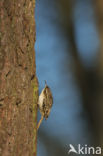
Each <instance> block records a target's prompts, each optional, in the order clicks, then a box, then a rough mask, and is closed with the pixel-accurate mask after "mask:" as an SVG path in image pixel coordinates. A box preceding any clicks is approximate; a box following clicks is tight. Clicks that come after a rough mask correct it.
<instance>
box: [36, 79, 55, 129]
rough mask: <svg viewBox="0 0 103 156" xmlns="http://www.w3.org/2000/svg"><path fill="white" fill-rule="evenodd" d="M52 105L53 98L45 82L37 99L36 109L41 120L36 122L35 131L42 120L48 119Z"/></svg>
mask: <svg viewBox="0 0 103 156" xmlns="http://www.w3.org/2000/svg"><path fill="white" fill-rule="evenodd" d="M52 105H53V96H52V92H51V89H50V87H49V86H48V85H47V82H46V81H45V87H44V89H43V90H42V91H41V94H40V96H39V99H38V107H39V110H40V113H41V119H40V121H39V122H38V125H37V130H38V129H39V127H40V125H41V123H42V121H43V119H44V118H45V120H47V119H48V117H49V115H50V111H51V108H52Z"/></svg>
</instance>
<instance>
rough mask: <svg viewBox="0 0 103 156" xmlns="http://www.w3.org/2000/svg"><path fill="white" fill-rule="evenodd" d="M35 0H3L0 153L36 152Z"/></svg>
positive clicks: (0, 0)
mask: <svg viewBox="0 0 103 156" xmlns="http://www.w3.org/2000/svg"><path fill="white" fill-rule="evenodd" d="M34 7H35V0H26V1H25V0H12V1H11V0H0V156H16V155H17V156H32V155H34V156H35V155H36V125H37V123H36V122H37V100H38V82H37V78H36V67H35V53H34V42H35V21H34Z"/></svg>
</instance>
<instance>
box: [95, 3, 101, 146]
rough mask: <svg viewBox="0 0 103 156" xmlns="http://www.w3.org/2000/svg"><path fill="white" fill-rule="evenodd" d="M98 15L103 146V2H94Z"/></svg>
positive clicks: (98, 69) (99, 114)
mask: <svg viewBox="0 0 103 156" xmlns="http://www.w3.org/2000/svg"><path fill="white" fill-rule="evenodd" d="M93 2H95V3H94V6H95V9H96V15H97V25H98V30H99V37H100V49H99V62H98V68H97V73H98V79H99V93H98V98H97V101H98V105H97V111H98V116H97V127H98V134H99V142H100V144H101V145H102V144H103V1H102V0H99V1H96V0H95V1H93Z"/></svg>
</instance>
